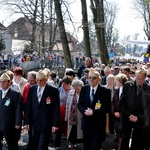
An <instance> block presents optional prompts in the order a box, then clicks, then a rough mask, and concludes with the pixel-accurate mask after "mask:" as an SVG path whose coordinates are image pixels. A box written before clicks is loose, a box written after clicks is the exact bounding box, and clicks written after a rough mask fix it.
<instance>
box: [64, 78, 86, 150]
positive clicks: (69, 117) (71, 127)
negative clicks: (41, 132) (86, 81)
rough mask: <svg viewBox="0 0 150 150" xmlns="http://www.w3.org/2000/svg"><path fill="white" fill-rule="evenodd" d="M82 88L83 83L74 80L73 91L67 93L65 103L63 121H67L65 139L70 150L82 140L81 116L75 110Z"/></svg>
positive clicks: (76, 109)
mask: <svg viewBox="0 0 150 150" xmlns="http://www.w3.org/2000/svg"><path fill="white" fill-rule="evenodd" d="M82 86H83V82H82V81H81V80H74V81H73V82H72V87H73V90H70V91H69V93H68V98H67V103H66V114H65V121H67V139H68V141H69V142H70V143H71V150H73V149H74V145H75V144H76V143H77V142H79V141H80V140H82V138H83V134H82V130H81V118H82V114H81V113H80V112H79V110H78V108H77V103H78V100H79V94H80V91H81V88H82Z"/></svg>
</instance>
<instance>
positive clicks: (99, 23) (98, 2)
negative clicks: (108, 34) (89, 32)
mask: <svg viewBox="0 0 150 150" xmlns="http://www.w3.org/2000/svg"><path fill="white" fill-rule="evenodd" d="M90 1H91V10H92V13H93V17H94V19H93V20H94V23H95V30H96V36H97V40H98V46H99V52H100V57H101V63H103V64H105V65H108V63H109V57H108V52H107V48H106V43H105V29H104V28H105V22H104V7H103V0H94V1H95V5H94V3H93V0H90ZM95 6H96V8H95Z"/></svg>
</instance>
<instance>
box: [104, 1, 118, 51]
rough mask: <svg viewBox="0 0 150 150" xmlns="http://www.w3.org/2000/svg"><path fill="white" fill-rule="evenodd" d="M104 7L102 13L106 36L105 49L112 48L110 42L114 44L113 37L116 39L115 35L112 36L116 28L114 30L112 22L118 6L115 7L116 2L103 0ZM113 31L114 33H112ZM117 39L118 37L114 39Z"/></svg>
mask: <svg viewBox="0 0 150 150" xmlns="http://www.w3.org/2000/svg"><path fill="white" fill-rule="evenodd" d="M104 6H105V7H104V8H105V9H104V12H105V13H104V14H105V33H106V34H105V38H106V45H107V49H111V48H112V44H114V43H113V42H114V39H116V38H115V37H113V35H115V34H116V33H117V32H116V29H115V30H114V23H115V19H116V14H117V12H118V8H117V4H116V3H108V2H105V5H104ZM113 32H115V33H113ZM116 40H118V39H116Z"/></svg>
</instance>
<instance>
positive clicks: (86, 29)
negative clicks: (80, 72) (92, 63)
mask: <svg viewBox="0 0 150 150" xmlns="http://www.w3.org/2000/svg"><path fill="white" fill-rule="evenodd" d="M81 7H82V26H83V27H82V28H83V35H84V46H85V53H86V56H87V57H91V47H90V37H89V27H88V16H87V4H86V0H81Z"/></svg>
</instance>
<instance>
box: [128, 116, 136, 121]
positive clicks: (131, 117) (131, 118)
mask: <svg viewBox="0 0 150 150" xmlns="http://www.w3.org/2000/svg"><path fill="white" fill-rule="evenodd" d="M129 120H130V121H131V122H137V121H138V118H137V116H134V115H130V116H129Z"/></svg>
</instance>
